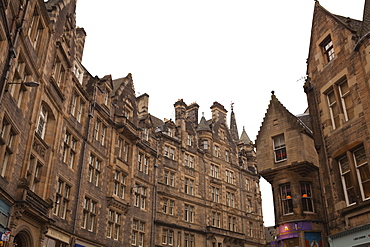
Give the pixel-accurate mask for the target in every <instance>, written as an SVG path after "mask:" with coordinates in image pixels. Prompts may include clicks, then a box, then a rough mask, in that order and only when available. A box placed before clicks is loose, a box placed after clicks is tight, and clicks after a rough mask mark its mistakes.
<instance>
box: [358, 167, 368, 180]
mask: <svg viewBox="0 0 370 247" xmlns="http://www.w3.org/2000/svg"><path fill="white" fill-rule="evenodd" d="M359 171H360V177H361V181H362V182H365V181H367V180H370V167H369V164H366V165H363V166H361V167H360V168H359Z"/></svg>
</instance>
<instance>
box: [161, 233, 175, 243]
mask: <svg viewBox="0 0 370 247" xmlns="http://www.w3.org/2000/svg"><path fill="white" fill-rule="evenodd" d="M162 244H164V245H173V230H169V229H163V230H162Z"/></svg>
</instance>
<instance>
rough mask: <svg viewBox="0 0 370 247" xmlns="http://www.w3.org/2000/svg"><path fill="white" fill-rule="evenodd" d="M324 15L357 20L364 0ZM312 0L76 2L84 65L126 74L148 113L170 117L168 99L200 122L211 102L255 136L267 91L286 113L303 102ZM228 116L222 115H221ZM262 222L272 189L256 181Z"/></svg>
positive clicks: (268, 218)
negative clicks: (195, 107)
mask: <svg viewBox="0 0 370 247" xmlns="http://www.w3.org/2000/svg"><path fill="white" fill-rule="evenodd" d="M320 4H321V5H322V6H323V7H325V8H326V9H327V10H329V11H330V12H331V13H334V14H339V15H342V16H345V17H351V18H354V19H358V20H362V12H363V5H364V0H351V1H348V0H321V1H320ZM313 7H314V0H282V1H277V0H264V1H250V0H227V1H226V0H188V1H179V0H156V1H152V0H151V1H149V0H136V1H133V0H105V1H101V0H78V4H77V25H78V26H79V27H83V28H85V31H86V33H87V37H86V44H85V51H84V57H83V64H84V66H85V67H86V68H87V69H88V70H89V72H90V73H91V74H92V75H93V76H95V75H97V76H99V77H103V76H104V75H108V74H111V75H112V77H113V79H117V78H121V77H125V76H126V75H127V74H128V73H132V76H133V80H134V84H135V89H136V93H137V94H138V95H139V94H143V93H147V94H149V96H150V98H149V112H150V113H151V114H152V115H155V116H156V117H158V118H160V119H164V118H167V119H169V118H172V119H174V118H175V117H174V108H173V104H174V103H175V102H176V101H177V100H178V99H184V101H185V103H187V104H190V103H192V102H197V103H198V104H199V105H200V109H199V112H200V116H201V114H202V112H204V115H205V117H206V118H207V119H209V118H211V111H210V106H211V105H212V104H213V102H214V101H218V102H219V103H221V104H223V105H224V106H225V108H226V109H227V110H228V111H229V112H230V104H231V102H234V103H235V104H234V112H235V115H236V119H237V124H238V129H239V134H241V132H242V129H243V126H244V127H245V129H246V131H247V133H248V135H249V137H250V138H251V140H253V141H254V140H255V139H256V135H257V134H258V130H259V127H260V125H261V122H262V121H263V117H264V115H265V113H266V109H267V107H268V104H269V101H270V98H271V91H272V90H274V91H275V95H276V96H277V98H278V99H279V100H280V101H281V102H282V103H283V104H284V106H285V107H287V109H288V110H289V111H291V112H292V113H293V114H300V113H303V112H304V111H305V109H306V108H307V103H306V95H305V94H304V92H303V88H302V86H303V81H302V80H300V78H302V77H304V76H305V74H306V59H307V55H308V46H309V41H310V31H311V25H312V14H313ZM228 121H229V120H228ZM261 187H262V193H263V213H264V221H265V225H266V226H270V225H274V216H273V207H272V204H273V203H272V200H271V194H270V193H269V192H270V189H269V188H268V186H266V183H263V182H261Z"/></svg>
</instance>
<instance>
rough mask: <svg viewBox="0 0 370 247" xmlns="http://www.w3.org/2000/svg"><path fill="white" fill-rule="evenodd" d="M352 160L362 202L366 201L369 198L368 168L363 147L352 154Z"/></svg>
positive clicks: (369, 173) (369, 171) (369, 180)
mask: <svg viewBox="0 0 370 247" xmlns="http://www.w3.org/2000/svg"><path fill="white" fill-rule="evenodd" d="M353 159H354V161H355V166H356V171H357V179H358V181H359V185H360V189H361V195H362V200H367V199H369V198H370V166H369V163H368V162H367V158H366V153H365V149H364V147H360V148H359V149H357V150H355V151H354V152H353Z"/></svg>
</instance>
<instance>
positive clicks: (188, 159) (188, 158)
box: [184, 154, 194, 168]
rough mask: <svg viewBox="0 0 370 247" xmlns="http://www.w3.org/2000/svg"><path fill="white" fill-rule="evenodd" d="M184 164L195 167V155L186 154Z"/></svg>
mask: <svg viewBox="0 0 370 247" xmlns="http://www.w3.org/2000/svg"><path fill="white" fill-rule="evenodd" d="M184 166H187V167H189V168H194V156H193V155H191V154H184Z"/></svg>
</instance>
